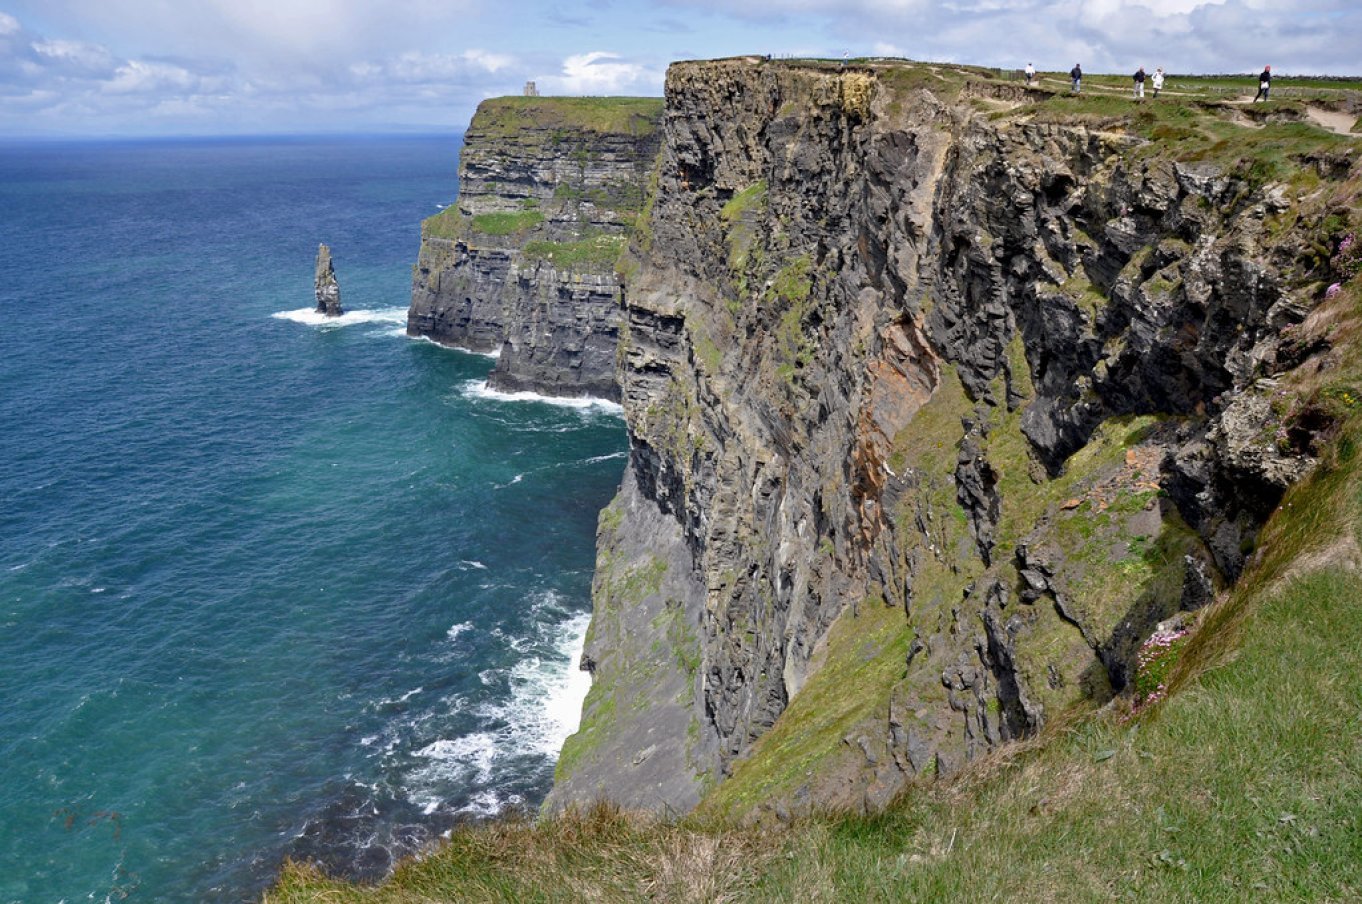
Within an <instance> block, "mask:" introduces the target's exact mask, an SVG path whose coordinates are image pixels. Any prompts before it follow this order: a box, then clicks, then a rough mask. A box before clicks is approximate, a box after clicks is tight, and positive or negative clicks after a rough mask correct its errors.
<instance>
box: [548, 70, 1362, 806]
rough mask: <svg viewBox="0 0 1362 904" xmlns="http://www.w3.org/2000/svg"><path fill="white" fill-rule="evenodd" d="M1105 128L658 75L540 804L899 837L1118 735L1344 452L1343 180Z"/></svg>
mask: <svg viewBox="0 0 1362 904" xmlns="http://www.w3.org/2000/svg"><path fill="white" fill-rule="evenodd" d="M1081 103H1083V102H1082V101H1074V100H1070V99H1065V98H1057V99H1054V100H1053V101H1050V100H1045V98H1044V96H1042V95H1028V94H1027V93H1026V92H1024V91H1022V90H1020V89H1019V88H1016V87H1014V86H1011V85H1008V84H1006V83H1000V82H994V81H990V80H988V79H987V78H984V77H982V76H980V75H979V74H977V73H973V72H970V71H966V70H950V69H943V68H940V67H927V66H914V65H897V66H896V65H884V66H879V67H875V68H873V69H864V70H844V71H839V70H837V69H832V68H819V67H816V66H812V65H804V66H800V65H794V64H781V63H763V62H760V61H757V60H730V61H719V62H712V63H694V64H677V65H675V66H673V67H672V68H671V70H670V72H669V75H668V80H667V114H666V118H665V121H664V144H663V148H662V158H661V160H662V162H661V166H660V176H659V180H658V183H657V188H656V194H655V203H654V204H653V208H652V211H651V217H650V219H649V221H648V224H647V227H646V229H645V230H644V231H643V232H642V233H641V234H640V236H639V239H638V241H637V242H636V243H635V245H634V247H633V249H632V254H633V255H634V256H635V257H636V261H635V262H634V264H635V265H636V266H637V275H636V277H635V278H634V279H633V280H632V281H631V283H630V286H629V292H628V296H627V298H626V303H625V319H624V322H623V325H622V327H621V335H620V340H619V362H620V370H619V379H620V384H621V386H622V392H623V403H624V406H625V413H626V418H627V420H628V425H629V430H630V437H631V455H630V462H629V473H628V475H627V477H626V479H625V482H624V485H623V488H622V489H621V492H620V495H619V497H618V498H617V499H616V500H615V502H614V503H613V504H612V506H611V507H610V508H609V509H608V510H607V511H606V513H605V514H604V515H603V516H602V521H601V529H600V550H599V558H598V566H597V578H596V587H595V608H596V612H595V618H594V621H593V627H592V632H591V634H590V636H589V638H588V645H587V665H588V666H589V667H590V668H591V669H592V671H593V674H594V676H595V680H594V683H593V688H592V691H591V694H590V696H589V697H588V700H587V704H586V708H585V711H584V715H583V724H582V729H581V730H580V731H579V733H578V734H577V735H576V736H574V737H573V738H571V739H570V740H569V741H568V744H567V745H566V746H565V748H564V753H563V759H562V762H561V763H560V768H559V775H558V780H557V784H556V787H555V790H554V792H553V795H552V796H551V798H550V801H549V804H548V806H549V807H555V806H559V805H561V804H563V803H565V802H568V801H572V800H587V799H590V798H592V797H595V796H598V795H600V794H605V795H606V796H610V797H614V798H616V799H618V800H620V801H621V802H623V803H626V804H630V805H636V806H637V805H642V806H651V807H661V806H672V807H678V808H681V809H686V808H689V807H691V806H693V805H695V804H696V803H697V801H699V800H700V799H701V796H702V794H703V793H704V792H705V791H706V790H707V789H710V788H712V787H714V786H715V785H717V789H715V790H713V791H712V792H711V793H710V794H709V795H708V797H706V798H705V800H706V805H707V806H713V807H716V808H734V809H738V810H750V809H751V808H752V806H753V805H755V804H757V803H758V802H763V803H762V805H763V806H767V807H770V808H772V809H773V810H774V811H775V812H777V813H779V814H783V813H785V812H786V811H788V810H791V809H797V808H798V807H800V806H804V805H808V804H810V803H812V802H815V801H816V802H819V803H823V804H829V803H831V804H843V805H852V806H874V805H876V804H878V803H881V802H883V801H885V800H887V799H888V798H889V797H890V796H892V795H893V794H894V793H895V792H896V791H897V790H899V789H900V788H901V787H902V786H903V785H904V783H905V782H906V781H908V780H909V779H911V778H913V777H915V776H922V775H927V774H932V773H944V772H949V771H951V770H953V769H955V768H958V766H959V765H960V764H961V763H963V762H964V761H966V760H968V759H971V758H973V757H976V756H979V755H980V754H982V753H984V752H987V751H988V750H990V749H992V748H994V747H996V746H998V745H1000V744H1002V743H1005V742H1007V741H1009V740H1012V739H1016V738H1021V737H1025V736H1027V735H1029V734H1032V733H1034V732H1035V731H1037V730H1038V729H1039V728H1040V727H1041V726H1042V725H1043V724H1044V723H1045V722H1046V721H1047V719H1050V718H1052V717H1053V716H1054V715H1055V714H1057V713H1059V712H1062V711H1064V710H1066V709H1068V708H1071V707H1073V706H1075V705H1080V704H1082V705H1094V704H1100V703H1101V702H1103V701H1104V700H1106V699H1108V698H1109V697H1110V696H1111V695H1112V694H1113V693H1114V692H1117V691H1120V690H1121V689H1122V688H1123V687H1124V686H1125V684H1126V683H1127V682H1128V680H1129V678H1130V674H1131V667H1132V660H1133V654H1134V650H1135V648H1136V647H1137V646H1138V645H1139V643H1140V642H1141V641H1142V640H1143V639H1144V638H1145V637H1147V636H1148V635H1149V633H1150V632H1151V631H1152V630H1153V629H1154V626H1155V625H1156V624H1157V623H1159V622H1161V621H1163V620H1165V619H1168V618H1170V617H1173V616H1175V615H1176V613H1178V612H1180V611H1183V610H1190V609H1195V608H1197V607H1199V606H1201V605H1204V604H1205V603H1207V602H1208V601H1209V600H1211V599H1212V598H1213V597H1214V595H1215V594H1216V592H1217V590H1218V589H1219V588H1220V587H1222V586H1223V585H1224V584H1225V583H1226V582H1228V581H1233V580H1234V579H1235V578H1236V577H1237V576H1238V574H1239V573H1240V571H1241V570H1242V568H1243V567H1244V564H1245V560H1246V556H1249V555H1251V554H1252V552H1253V549H1254V542H1255V538H1256V534H1257V531H1258V528H1259V527H1260V526H1261V524H1262V523H1263V521H1264V520H1265V519H1266V518H1267V517H1268V516H1269V515H1270V514H1271V512H1272V511H1273V509H1274V508H1275V507H1276V505H1277V503H1278V501H1279V499H1280V497H1281V494H1282V492H1283V490H1284V489H1285V487H1286V486H1288V485H1289V484H1290V483H1291V482H1292V481H1294V480H1296V479H1298V478H1299V477H1300V476H1301V475H1303V474H1304V473H1306V472H1307V471H1308V470H1309V468H1310V467H1311V465H1312V462H1313V459H1312V457H1311V456H1312V455H1313V454H1314V452H1315V450H1316V443H1317V441H1318V439H1319V437H1320V436H1322V435H1325V434H1327V433H1328V431H1329V429H1330V427H1331V425H1332V424H1333V423H1334V422H1335V420H1336V418H1337V411H1334V410H1333V409H1331V407H1330V406H1331V403H1330V401H1329V399H1330V398H1332V396H1330V392H1331V390H1330V387H1329V385H1328V379H1329V378H1328V372H1329V367H1330V362H1331V357H1330V355H1331V352H1330V341H1329V338H1328V329H1327V323H1326V321H1327V317H1326V316H1325V315H1324V314H1322V313H1321V312H1320V311H1317V310H1315V308H1316V306H1317V305H1318V303H1319V302H1320V300H1321V299H1322V297H1323V294H1324V292H1323V289H1324V284H1325V282H1327V278H1326V277H1327V275H1328V274H1327V267H1328V261H1327V259H1328V251H1327V248H1324V247H1322V244H1321V242H1320V241H1318V239H1319V238H1320V237H1324V236H1327V235H1328V234H1329V231H1330V230H1331V229H1337V226H1338V217H1337V214H1338V205H1339V204H1340V203H1344V202H1340V200H1339V199H1340V198H1341V197H1345V196H1346V197H1348V198H1351V197H1352V195H1347V194H1346V193H1345V192H1344V191H1343V189H1342V188H1340V186H1342V185H1344V182H1345V180H1347V179H1349V178H1350V167H1352V166H1353V164H1352V162H1351V160H1350V159H1349V158H1348V157H1347V156H1346V155H1340V154H1337V153H1333V152H1332V151H1331V150H1330V147H1331V142H1332V141H1333V139H1331V138H1329V136H1326V135H1324V134H1323V133H1320V134H1319V135H1314V134H1311V135H1310V136H1307V137H1308V141H1303V142H1302V147H1304V148H1308V149H1309V150H1298V149H1297V148H1295V147H1287V148H1285V150H1284V149H1283V148H1282V146H1281V145H1280V144H1276V145H1273V146H1272V147H1271V148H1268V147H1267V143H1266V142H1264V143H1263V144H1254V143H1252V142H1248V141H1247V140H1245V142H1244V143H1242V144H1237V145H1234V148H1235V150H1234V153H1233V155H1231V156H1226V153H1225V151H1224V148H1225V147H1226V141H1225V138H1226V137H1227V136H1232V135H1235V134H1238V133H1236V130H1241V131H1242V132H1243V134H1245V135H1247V131H1248V130H1246V129H1245V127H1244V126H1243V125H1240V124H1237V123H1235V122H1232V121H1231V120H1230V111H1224V113H1223V115H1222V113H1221V112H1220V111H1217V110H1206V111H1189V110H1188V109H1186V108H1181V109H1179V108H1174V107H1169V108H1160V109H1159V110H1157V111H1156V110H1155V109H1153V108H1151V109H1150V110H1149V111H1148V112H1147V113H1141V114H1140V116H1137V117H1133V118H1132V117H1131V115H1130V114H1129V112H1128V108H1124V107H1123V108H1122V111H1121V112H1120V113H1119V114H1115V113H1113V114H1111V115H1107V116H1103V115H1094V114H1092V113H1091V112H1088V108H1086V107H1082V106H1080V104H1081ZM1293 134H1294V133H1293ZM1283 160H1285V161H1286V162H1283ZM1351 178H1353V179H1354V180H1355V178H1356V173H1355V172H1353V173H1352V174H1351ZM1349 184H1352V183H1349ZM1353 187H1354V188H1355V184H1354V186H1353ZM1349 191H1351V189H1350V190H1349ZM1331 216H1332V217H1333V219H1330V217H1331ZM1331 224H1332V225H1331ZM1325 244H1327V242H1326V243H1325ZM1312 311H1314V313H1313V314H1312ZM1335 407H1336V406H1335ZM721 781H722V784H719V783H720V782H721Z"/></svg>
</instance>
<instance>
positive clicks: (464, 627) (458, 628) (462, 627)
mask: <svg viewBox="0 0 1362 904" xmlns="http://www.w3.org/2000/svg"><path fill="white" fill-rule="evenodd" d="M472 630H473V623H472V622H459V623H458V624H457V625H451V626H450V628H449V630H448V631H446V632H445V637H447V638H448V639H450V640H458V639H459V635H460V634H462V633H463V632H465V631H472Z"/></svg>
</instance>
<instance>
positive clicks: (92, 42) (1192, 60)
mask: <svg viewBox="0 0 1362 904" xmlns="http://www.w3.org/2000/svg"><path fill="white" fill-rule="evenodd" d="M1359 47H1362V0H1142V2H1139V3H1129V2H1120V0H978V2H969V0H937V2H929V0H844V2H812V0H732V2H730V0H633V2H627V0H581V2H577V3H569V2H558V3H548V2H539V0H382V2H375V0H0V135H7V136H16V137H18V136H80V135H89V136H102V135H129V136H132V135H203V134H249V133H280V132H383V131H428V132H439V131H450V130H457V129H461V128H462V127H463V126H464V125H465V124H466V123H467V121H468V119H469V117H470V116H471V115H472V111H473V108H474V107H475V106H476V105H477V103H478V101H480V100H481V99H483V98H485V97H491V96H496V95H500V94H515V93H519V92H520V89H521V86H522V85H523V84H524V83H525V81H526V80H528V79H534V80H535V81H537V82H538V83H539V85H540V88H541V90H542V91H543V92H544V93H546V94H548V93H555V94H653V95H656V94H660V93H661V91H662V79H663V75H664V73H665V71H666V67H667V64H668V63H669V62H671V61H673V60H677V59H697V58H708V57H721V56H732V55H737V54H744V53H770V54H774V55H776V56H782V55H799V56H805V55H812V56H827V57H840V56H841V55H842V54H844V53H849V54H850V55H852V56H863V55H886V56H907V57H911V58H913V59H928V60H948V61H956V62H966V63H978V64H981V65H993V66H1009V67H1010V66H1017V67H1020V66H1021V65H1023V64H1025V63H1026V62H1027V61H1028V60H1034V61H1035V63H1036V65H1037V66H1038V67H1040V68H1042V69H1060V70H1067V69H1068V68H1069V67H1070V66H1072V65H1073V64H1074V62H1076V61H1081V62H1082V63H1083V65H1084V68H1085V69H1087V70H1088V71H1090V72H1098V71H1114V72H1130V71H1133V70H1134V69H1135V67H1136V66H1139V65H1143V66H1145V67H1146V68H1147V69H1150V70H1152V69H1153V67H1155V66H1162V67H1164V68H1165V69H1167V70H1169V71H1172V72H1256V71H1258V70H1259V69H1260V68H1261V67H1262V66H1263V65H1264V64H1266V63H1271V64H1272V65H1273V71H1274V72H1277V73H1280V74H1288V73H1297V74H1316V73H1333V74H1349V75H1358V74H1362V54H1359V52H1358V48H1359Z"/></svg>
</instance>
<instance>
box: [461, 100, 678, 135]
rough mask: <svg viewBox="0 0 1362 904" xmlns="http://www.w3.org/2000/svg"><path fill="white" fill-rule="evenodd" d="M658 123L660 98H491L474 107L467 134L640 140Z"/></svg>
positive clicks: (660, 114) (660, 105)
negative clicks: (582, 134) (571, 134)
mask: <svg viewBox="0 0 1362 904" xmlns="http://www.w3.org/2000/svg"><path fill="white" fill-rule="evenodd" d="M661 120H662V98H660V97H494V98H490V99H488V100H485V101H483V102H482V103H481V104H479V105H478V111H477V113H475V114H474V115H473V122H472V123H471V124H470V126H469V129H468V131H469V133H470V134H475V133H478V132H481V133H483V134H486V135H493V136H498V135H502V136H509V135H517V136H521V137H524V136H526V135H533V134H535V133H537V132H546V133H548V140H552V137H553V133H554V131H555V130H558V129H562V130H569V129H584V130H587V131H591V132H598V133H601V134H605V135H632V136H635V137H640V138H641V137H644V136H646V135H651V134H652V133H653V132H655V131H656V130H657V126H658V123H660V122H661Z"/></svg>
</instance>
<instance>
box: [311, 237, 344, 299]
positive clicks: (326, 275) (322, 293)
mask: <svg viewBox="0 0 1362 904" xmlns="http://www.w3.org/2000/svg"><path fill="white" fill-rule="evenodd" d="M314 285H315V287H316V293H317V313H318V314H325V315H326V316H327V317H339V316H340V315H342V314H344V313H345V309H344V308H342V307H341V301H340V283H338V282H336V271H335V269H333V268H332V266H331V249H330V248H328V247H327V246H326V243H325V242H323V243H322V244H320V245H318V246H317V278H316V281H315V283H314Z"/></svg>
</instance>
